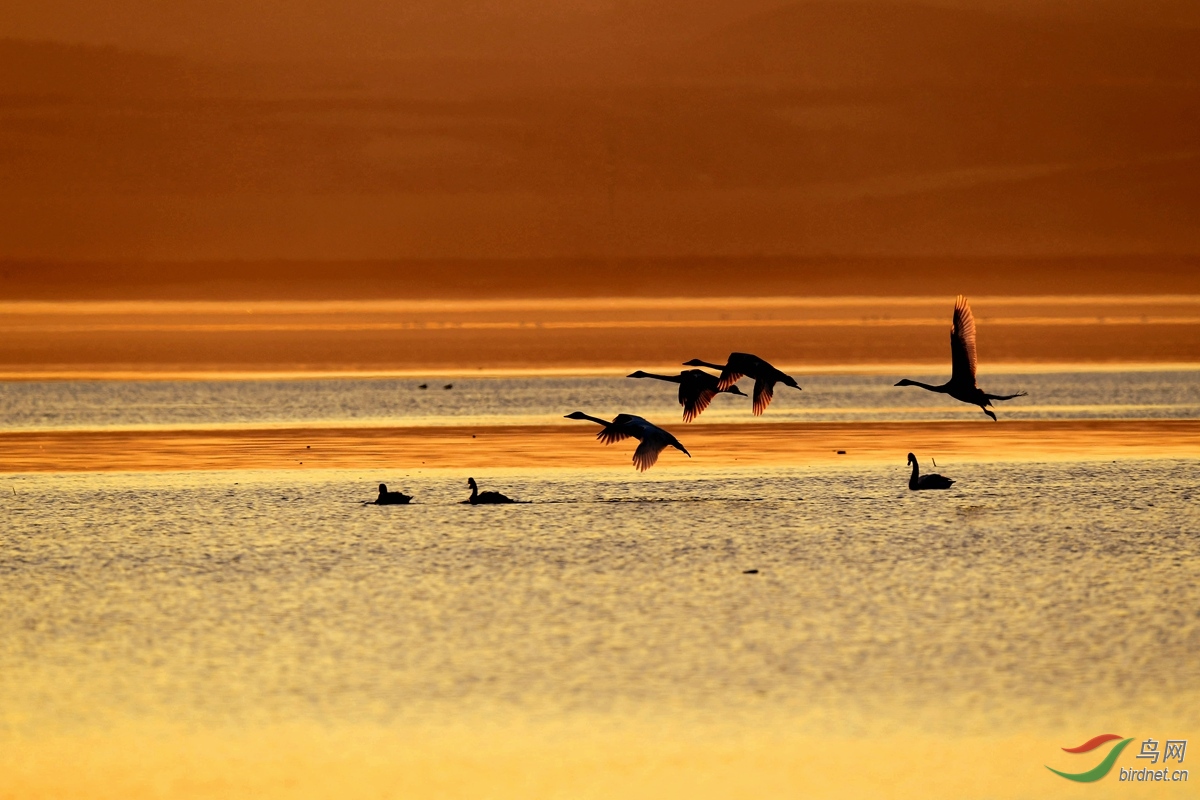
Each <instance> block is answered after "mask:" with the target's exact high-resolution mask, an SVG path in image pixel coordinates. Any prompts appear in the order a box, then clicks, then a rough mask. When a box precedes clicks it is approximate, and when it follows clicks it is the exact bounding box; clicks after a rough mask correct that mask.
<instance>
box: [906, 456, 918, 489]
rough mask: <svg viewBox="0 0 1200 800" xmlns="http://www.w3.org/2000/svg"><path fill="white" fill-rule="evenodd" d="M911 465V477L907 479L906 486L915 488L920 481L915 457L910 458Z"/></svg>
mask: <svg viewBox="0 0 1200 800" xmlns="http://www.w3.org/2000/svg"><path fill="white" fill-rule="evenodd" d="M912 465H913V471H912V477H911V478H909V479H908V488H910V489H915V488H917V484H918V483H919V482H920V478H921V468H920V467H919V466H918V465H917V460H916V459H915V458H914V459H913V460H912Z"/></svg>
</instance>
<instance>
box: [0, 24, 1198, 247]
mask: <svg viewBox="0 0 1200 800" xmlns="http://www.w3.org/2000/svg"><path fill="white" fill-rule="evenodd" d="M75 6H76V4H74V3H65V2H61V1H56V0H49V1H48V2H39V3H32V2H20V3H15V4H13V3H10V4H7V6H6V7H5V8H4V10H3V11H0V258H8V259H13V258H17V259H30V258H33V259H83V260H93V259H129V258H135V259H167V260H189V259H233V258H245V259H271V258H284V259H346V258H349V259H392V258H410V257H424V258H446V257H470V258H495V257H504V258H509V257H524V256H535V257H560V256H593V257H597V258H601V259H604V258H613V257H621V256H714V255H715V256H743V255H756V254H765V255H810V256H811V255H827V254H864V253H867V254H877V255H896V254H915V255H928V254H944V255H945V254H949V255H976V256H988V255H990V256H997V255H999V256H1006V255H1083V256H1092V255H1098V254H1099V255H1125V254H1143V255H1151V256H1154V255H1161V254H1192V255H1195V254H1200V226H1198V225H1196V221H1197V219H1200V192H1197V191H1196V187H1197V186H1200V124H1198V122H1200V116H1198V114H1200V12H1198V11H1197V10H1196V8H1197V7H1196V5H1195V4H1194V3H1191V2H1184V1H1183V0H1179V1H1175V0H1158V1H1157V2H1154V3H1149V4H1145V3H1143V4H1137V7H1136V9H1134V8H1132V7H1131V5H1130V4H1128V3H1119V2H1099V1H1097V2H1093V3H1068V2H1034V0H1026V1H1022V0H1008V1H1007V2H1003V3H979V2H965V0H964V2H943V3H941V4H939V5H919V4H916V3H911V2H909V3H896V4H890V3H888V4H885V3H878V2H863V3H848V2H820V3H800V4H786V3H783V4H781V3H777V2H765V1H760V0H754V1H753V2H715V1H714V0H709V1H708V2H700V3H696V2H689V3H684V2H674V0H672V1H671V2H659V3H633V2H602V1H601V0H592V1H590V2H580V3H574V4H570V5H569V6H567V5H563V4H548V3H536V2H519V3H507V4H503V5H501V4H495V3H485V2H466V1H465V0H459V1H458V2H452V3H447V2H421V3H405V4H395V3H384V2H381V0H356V1H355V2H339V3H334V2H312V0H309V2H297V3H283V2H271V3H267V2H255V3H233V2H223V1H222V0H181V2H174V3H167V4H164V3H151V2H149V1H148V0H119V1H118V2H113V3H108V4H105V5H104V7H103V9H100V8H99V7H96V8H91V9H81V8H76V7H75ZM4 37H7V38H4Z"/></svg>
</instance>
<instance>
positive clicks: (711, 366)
mask: <svg viewBox="0 0 1200 800" xmlns="http://www.w3.org/2000/svg"><path fill="white" fill-rule="evenodd" d="M696 363H697V364H699V365H700V366H702V367H708V368H709V369H715V370H717V371H718V372H724V371H725V365H724V364H710V363H708V362H707V361H700V360H699V359H697V360H696Z"/></svg>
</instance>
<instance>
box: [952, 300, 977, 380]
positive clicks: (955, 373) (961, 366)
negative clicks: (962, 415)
mask: <svg viewBox="0 0 1200 800" xmlns="http://www.w3.org/2000/svg"><path fill="white" fill-rule="evenodd" d="M950 358H951V373H950V382H951V383H963V384H966V385H969V386H974V385H975V363H976V358H975V317H974V315H972V314H971V305H970V304H969V303H968V302H967V298H965V297H963V296H962V295H961V294H960V295H959V296H958V299H957V300H955V302H954V327H953V328H951V329H950Z"/></svg>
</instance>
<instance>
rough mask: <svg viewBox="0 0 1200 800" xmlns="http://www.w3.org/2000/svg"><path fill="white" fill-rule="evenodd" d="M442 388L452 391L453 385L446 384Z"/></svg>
mask: <svg viewBox="0 0 1200 800" xmlns="http://www.w3.org/2000/svg"><path fill="white" fill-rule="evenodd" d="M442 388H443V389H453V388H454V384H453V383H447V384H446V385H445V386H443V387H442Z"/></svg>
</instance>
